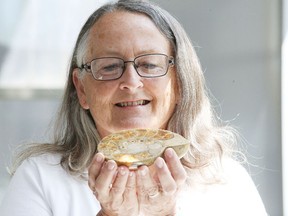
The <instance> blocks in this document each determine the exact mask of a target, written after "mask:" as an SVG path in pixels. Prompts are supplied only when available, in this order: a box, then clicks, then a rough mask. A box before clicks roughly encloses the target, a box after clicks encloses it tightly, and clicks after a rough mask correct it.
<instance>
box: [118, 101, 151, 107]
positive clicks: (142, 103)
mask: <svg viewBox="0 0 288 216" xmlns="http://www.w3.org/2000/svg"><path fill="white" fill-rule="evenodd" d="M148 103H150V101H149V100H139V101H131V102H121V103H117V104H116V106H118V107H128V106H143V105H146V104H148Z"/></svg>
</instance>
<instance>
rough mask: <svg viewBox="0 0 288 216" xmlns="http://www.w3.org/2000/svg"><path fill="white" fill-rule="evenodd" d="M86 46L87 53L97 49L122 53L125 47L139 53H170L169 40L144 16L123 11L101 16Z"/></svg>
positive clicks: (92, 29) (91, 31)
mask: <svg viewBox="0 0 288 216" xmlns="http://www.w3.org/2000/svg"><path fill="white" fill-rule="evenodd" d="M89 45H90V48H91V50H90V53H91V54H93V53H94V52H98V51H101V50H105V51H117V50H118V51H124V50H125V49H129V48H133V49H134V51H137V52H140V54H142V53H141V52H142V51H141V49H144V50H145V49H148V50H149V49H151V50H155V51H156V50H157V51H158V52H164V53H166V54H169V53H167V52H168V51H170V43H169V40H168V39H167V38H166V36H165V35H164V34H163V33H162V32H160V31H159V29H158V28H157V27H156V25H155V24H154V22H153V21H152V20H151V19H150V18H149V17H148V16H147V15H145V14H141V13H132V12H127V11H115V12H110V13H107V14H105V15H103V16H102V17H101V18H100V19H99V20H98V21H97V22H96V23H95V24H94V25H93V27H92V28H91V30H90V33H89ZM158 49H159V50H158ZM143 52H145V51H143Z"/></svg>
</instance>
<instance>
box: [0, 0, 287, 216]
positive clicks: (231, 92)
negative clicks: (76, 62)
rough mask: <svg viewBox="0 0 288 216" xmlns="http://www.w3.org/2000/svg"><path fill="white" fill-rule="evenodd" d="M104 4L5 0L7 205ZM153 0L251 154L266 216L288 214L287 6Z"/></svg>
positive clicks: (0, 180) (1, 165) (0, 114)
mask: <svg viewBox="0 0 288 216" xmlns="http://www.w3.org/2000/svg"><path fill="white" fill-rule="evenodd" d="M106 2H108V1H107V0H101V1H99V0H97V1H95V0H86V1H85V3H84V2H83V1H81V0H69V1H68V0H49V1H47V0H46V1H39V0H0V202H1V199H2V197H3V194H4V193H5V190H6V187H7V184H8V182H9V175H8V172H7V167H8V166H9V165H10V163H11V159H12V152H13V151H14V150H15V148H16V147H17V146H19V145H21V144H23V143H27V142H32V141H44V140H46V139H49V136H48V135H47V133H46V132H47V129H48V128H49V125H50V123H51V121H53V117H54V115H55V113H56V112H57V108H58V105H59V101H60V100H61V96H62V90H63V87H64V85H65V78H66V74H67V68H68V61H69V58H70V55H71V52H72V49H73V45H74V43H75V41H76V37H77V34H78V32H79V31H80V28H81V27H82V25H83V24H84V22H85V21H86V19H87V18H88V16H89V15H90V14H91V13H92V12H93V11H94V10H95V9H96V8H98V7H99V6H100V5H102V4H104V3H106ZM155 2H157V3H159V5H161V6H162V7H164V8H165V9H167V10H168V11H169V12H171V13H172V14H173V15H174V16H175V17H176V18H177V19H178V20H179V21H180V22H181V23H182V24H183V26H184V28H185V29H186V30H187V32H188V33H189V35H190V37H191V41H192V42H193V43H194V46H195V48H196V51H197V53H198V55H199V57H200V60H201V62H202V66H203V70H204V71H205V77H206V79H207V85H208V87H209V88H210V90H211V92H212V94H213V96H214V99H213V102H214V106H215V109H216V110H217V112H218V114H219V116H220V117H221V118H222V119H223V120H224V121H227V122H229V124H231V125H233V126H235V127H236V128H237V129H238V130H239V132H240V133H241V135H242V142H241V143H239V145H241V146H242V147H243V148H244V149H246V154H247V157H248V160H249V162H250V166H249V167H247V170H248V171H249V173H250V174H251V176H252V178H253V180H254V182H255V184H256V186H257V188H258V190H259V192H260V194H261V196H262V199H263V201H264V204H265V206H266V208H267V211H268V213H269V215H271V216H281V215H285V213H286V215H287V214H288V213H287V212H286V211H288V209H287V207H288V206H287V200H286V199H285V197H286V196H285V194H287V193H285V191H287V188H286V187H287V186H286V187H285V185H284V184H282V177H283V179H284V180H283V182H285V179H286V180H288V179H287V178H286V173H287V172H285V171H286V170H287V163H288V161H285V160H286V158H287V157H288V152H287V149H286V151H285V148H287V147H286V145H287V144H288V143H287V125H288V123H286V122H288V121H287V110H288V105H287V100H288V99H287V98H288V89H287V88H288V87H286V86H287V84H288V80H287V76H288V74H287V59H288V55H287V52H288V45H287V43H288V42H287V40H288V39H287V23H288V22H287V21H288V18H287V15H286V14H287V13H288V8H287V3H286V2H285V0H283V1H281V0H253V1H250V0H241V1H239V0H218V1H215V0H181V1H177V0H157V1H156V0H155ZM285 10H286V13H285ZM281 48H282V49H281ZM281 50H282V52H281ZM281 54H282V55H281ZM281 56H282V61H281ZM285 56H286V59H285ZM285 61H286V62H285ZM281 68H282V69H281ZM281 72H282V73H281ZM281 76H282V79H281ZM281 82H282V85H281ZM281 86H282V93H281ZM285 95H286V97H285ZM281 96H282V99H281ZM281 100H282V103H281ZM285 100H286V103H285ZM281 104H282V115H281ZM284 111H286V112H284ZM281 118H282V121H281ZM281 124H282V134H281ZM284 129H285V130H286V132H285V133H284ZM281 135H282V139H281ZM285 143H286V145H285ZM281 149H282V151H281ZM282 160H283V163H282ZM285 165H286V166H285ZM282 192H283V193H282ZM285 207H286V211H285V212H284V209H285Z"/></svg>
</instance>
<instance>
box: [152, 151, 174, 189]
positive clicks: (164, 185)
mask: <svg viewBox="0 0 288 216" xmlns="http://www.w3.org/2000/svg"><path fill="white" fill-rule="evenodd" d="M154 166H155V167H156V170H157V177H158V180H159V184H160V187H161V190H162V193H164V194H165V195H169V194H174V193H175V192H176V190H177V183H176V181H175V180H174V178H173V177H172V175H171V173H170V170H169V169H168V166H167V165H166V163H165V161H164V159H163V158H161V157H158V158H157V159H156V160H155V162H154Z"/></svg>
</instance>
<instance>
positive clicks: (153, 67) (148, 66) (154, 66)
mask: <svg viewBox="0 0 288 216" xmlns="http://www.w3.org/2000/svg"><path fill="white" fill-rule="evenodd" d="M139 67H143V68H145V69H149V70H151V69H155V68H156V67H158V66H157V65H156V64H153V63H149V62H147V63H143V64H141V65H139Z"/></svg>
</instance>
